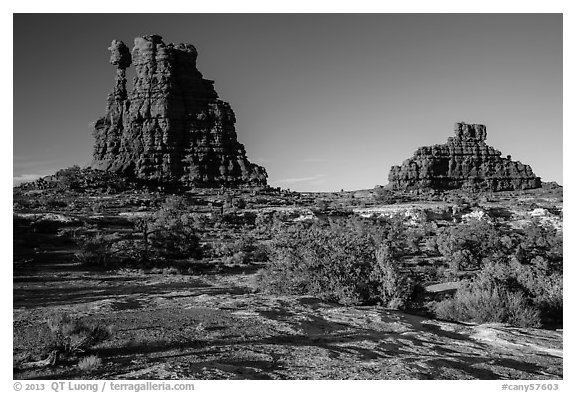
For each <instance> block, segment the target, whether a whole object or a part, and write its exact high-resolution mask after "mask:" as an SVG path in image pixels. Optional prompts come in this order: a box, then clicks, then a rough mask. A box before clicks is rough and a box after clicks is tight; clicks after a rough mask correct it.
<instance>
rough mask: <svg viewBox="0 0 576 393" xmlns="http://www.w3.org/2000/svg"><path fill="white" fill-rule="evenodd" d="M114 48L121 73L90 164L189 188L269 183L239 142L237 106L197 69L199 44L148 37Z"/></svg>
mask: <svg viewBox="0 0 576 393" xmlns="http://www.w3.org/2000/svg"><path fill="white" fill-rule="evenodd" d="M108 50H109V51H110V53H111V55H110V63H111V64H113V65H115V66H116V67H117V72H116V78H115V84H114V89H113V91H112V93H111V94H110V95H109V96H108V102H107V106H106V115H105V116H103V117H102V118H100V119H99V120H98V121H97V122H96V123H95V126H94V137H95V139H96V142H95V146H94V154H93V158H94V160H93V163H92V167H94V168H98V169H104V170H107V171H112V172H117V173H121V174H124V175H127V176H129V177H133V178H136V179H141V180H148V181H153V182H158V183H169V184H178V185H183V186H188V187H194V186H241V185H250V186H256V185H265V184H266V178H267V174H266V170H265V169H264V168H263V167H261V166H258V165H255V164H253V163H251V162H250V161H248V158H247V157H246V151H245V149H244V145H242V144H241V143H239V142H238V140H237V134H236V130H235V127H234V124H235V122H236V118H235V116H234V112H233V111H232V108H231V107H230V105H229V104H228V103H226V102H224V101H222V100H220V99H218V94H217V93H216V91H215V90H214V82H213V81H211V80H207V79H204V78H203V77H202V74H201V73H200V71H198V69H197V68H196V58H197V56H198V52H197V51H196V48H195V47H194V46H193V45H190V44H165V43H164V42H163V41H162V37H160V36H158V35H149V36H144V37H137V38H135V39H134V47H133V49H132V51H131V52H130V50H129V49H128V47H127V46H126V45H125V44H124V43H123V42H122V41H117V40H114V41H112V44H111V45H110V47H109V48H108ZM130 66H133V67H134V68H135V72H136V76H135V77H134V86H133V88H132V90H131V91H130V92H129V91H127V88H126V69H127V68H128V67H130Z"/></svg>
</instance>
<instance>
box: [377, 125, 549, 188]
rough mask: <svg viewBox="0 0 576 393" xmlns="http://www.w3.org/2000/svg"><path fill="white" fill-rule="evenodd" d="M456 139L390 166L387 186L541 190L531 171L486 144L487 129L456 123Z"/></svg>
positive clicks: (451, 138)
mask: <svg viewBox="0 0 576 393" xmlns="http://www.w3.org/2000/svg"><path fill="white" fill-rule="evenodd" d="M454 132H455V134H456V136H455V137H450V138H448V142H447V143H445V144H443V145H434V146H425V147H420V148H419V149H418V150H416V152H415V153H414V155H413V156H412V157H411V158H409V159H407V160H405V161H404V162H403V163H402V165H399V166H393V167H392V168H391V170H390V173H389V175H388V180H389V182H390V186H391V187H392V188H394V189H399V190H410V189H439V190H450V189H466V190H486V191H488V190H490V191H505V190H525V189H531V188H539V187H541V181H540V178H539V177H537V176H536V175H534V173H533V172H532V168H531V167H530V166H529V165H525V164H523V163H521V162H519V161H513V160H512V159H511V157H510V156H507V157H506V158H502V157H501V155H502V153H501V152H500V151H498V150H496V149H494V148H493V147H492V146H489V145H488V144H486V142H485V140H486V135H487V133H486V126H485V125H482V124H466V123H464V122H460V123H456V124H455V127H454Z"/></svg>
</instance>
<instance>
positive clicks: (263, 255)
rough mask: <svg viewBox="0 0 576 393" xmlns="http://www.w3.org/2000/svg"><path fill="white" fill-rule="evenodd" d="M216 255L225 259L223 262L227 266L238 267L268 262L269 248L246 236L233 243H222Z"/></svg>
mask: <svg viewBox="0 0 576 393" xmlns="http://www.w3.org/2000/svg"><path fill="white" fill-rule="evenodd" d="M215 253H216V255H217V256H219V257H223V262H224V263H227V264H235V265H236V264H246V263H251V262H256V261H258V262H262V261H266V260H268V250H267V248H266V247H265V246H264V245H262V244H260V243H259V242H257V241H256V239H255V238H254V237H253V236H251V235H244V236H242V238H240V239H238V240H236V241H234V242H232V243H220V245H219V246H218V247H217V248H216V249H215Z"/></svg>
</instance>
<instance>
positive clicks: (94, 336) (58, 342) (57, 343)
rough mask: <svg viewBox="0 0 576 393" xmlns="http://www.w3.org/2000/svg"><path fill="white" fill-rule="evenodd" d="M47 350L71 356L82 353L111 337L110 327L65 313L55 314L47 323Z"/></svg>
mask: <svg viewBox="0 0 576 393" xmlns="http://www.w3.org/2000/svg"><path fill="white" fill-rule="evenodd" d="M47 325H48V329H49V330H48V331H49V337H48V342H49V344H48V348H47V349H48V350H49V351H54V350H55V351H58V352H59V353H61V354H66V355H73V354H76V353H80V352H84V351H86V350H87V349H90V348H92V347H93V346H94V345H96V344H99V343H101V342H103V341H105V340H107V339H108V338H110V337H111V335H112V329H111V327H110V326H107V325H104V324H102V323H100V322H97V321H88V320H83V319H79V318H76V317H72V316H71V315H70V314H66V313H55V314H53V315H51V316H49V317H48V321H47Z"/></svg>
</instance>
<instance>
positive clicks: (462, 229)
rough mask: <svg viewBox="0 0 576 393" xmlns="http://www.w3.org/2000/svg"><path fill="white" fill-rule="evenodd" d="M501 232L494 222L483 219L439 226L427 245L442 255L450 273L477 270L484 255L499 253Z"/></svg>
mask: <svg viewBox="0 0 576 393" xmlns="http://www.w3.org/2000/svg"><path fill="white" fill-rule="evenodd" d="M501 235H502V234H501V233H500V232H499V231H498V230H497V229H496V228H495V227H494V225H492V224H490V223H488V222H486V221H483V220H470V221H469V222H466V223H461V224H459V225H456V226H453V227H449V228H443V229H442V230H440V231H439V233H438V235H437V236H436V239H435V241H432V242H428V243H427V245H428V246H429V247H430V246H432V247H434V246H435V248H436V249H437V250H438V252H439V253H440V254H441V255H443V256H444V257H445V258H446V261H447V262H448V265H449V266H450V270H451V271H452V273H458V272H459V271H471V270H472V271H473V270H479V269H480V268H481V267H482V260H483V259H484V258H488V257H491V258H494V257H501V256H503V254H502V252H503V250H502V243H501V241H500V240H501Z"/></svg>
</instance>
